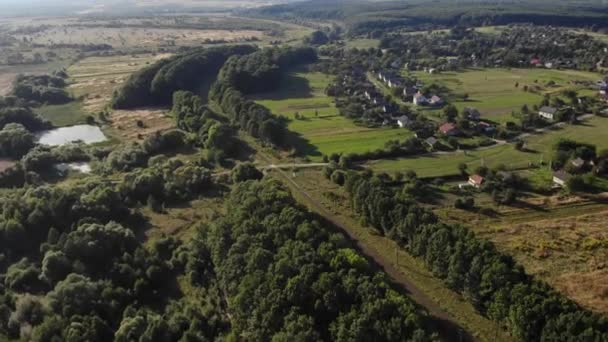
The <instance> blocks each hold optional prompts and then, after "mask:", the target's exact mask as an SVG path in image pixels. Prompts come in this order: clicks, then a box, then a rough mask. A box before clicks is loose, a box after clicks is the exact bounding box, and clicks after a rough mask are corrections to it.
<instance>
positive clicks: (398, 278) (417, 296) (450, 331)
mask: <svg viewBox="0 0 608 342" xmlns="http://www.w3.org/2000/svg"><path fill="white" fill-rule="evenodd" d="M258 155H259V156H260V157H261V158H262V159H265V161H266V162H267V163H268V165H269V167H268V169H272V170H276V171H278V173H279V174H280V176H281V178H283V179H284V180H285V181H287V182H288V183H290V184H291V185H292V188H293V189H295V190H296V191H297V192H298V193H299V194H300V195H301V196H302V197H303V198H304V199H305V200H306V202H308V203H307V204H308V205H309V208H310V209H312V210H313V211H314V212H316V213H317V214H319V215H321V216H322V217H323V218H324V219H326V220H327V221H329V222H330V223H331V224H333V225H334V226H336V227H338V228H339V229H340V230H342V232H344V234H346V235H347V236H348V237H349V238H350V239H351V240H352V241H353V242H354V243H355V245H356V247H357V249H358V250H359V251H360V252H361V253H363V254H364V255H365V256H367V257H368V258H369V259H371V260H373V262H375V263H376V264H377V266H379V267H380V268H381V269H382V270H383V271H384V272H386V273H387V274H388V275H389V277H390V278H391V279H392V280H393V281H394V282H395V283H396V284H397V285H399V286H401V287H402V288H403V289H404V290H405V291H406V292H407V295H408V296H409V297H410V298H411V299H412V300H413V301H414V302H416V303H417V304H418V305H420V306H422V307H424V308H425V309H426V310H427V311H428V312H429V314H430V315H432V316H433V318H434V320H433V324H434V325H436V326H435V327H434V328H437V330H438V331H439V333H440V335H441V337H442V339H443V340H446V341H473V340H474V338H473V337H472V336H471V335H470V333H468V332H466V331H465V330H464V329H463V328H462V327H460V326H459V325H458V324H457V323H456V320H455V319H453V318H452V317H451V316H450V314H449V313H447V312H446V311H445V310H443V309H442V308H441V307H440V306H439V305H438V304H437V303H436V302H434V301H433V300H432V299H431V298H430V297H428V296H427V295H426V294H425V293H424V292H423V291H422V290H421V289H420V288H418V287H417V286H416V285H415V284H414V283H412V282H411V281H410V280H409V279H408V278H407V277H406V276H405V275H404V274H403V273H402V272H400V271H399V270H398V269H397V268H396V267H395V266H394V265H393V263H392V261H391V260H388V259H386V258H385V257H384V256H383V255H381V254H380V253H378V252H377V251H376V250H375V249H373V248H371V247H369V246H367V245H366V244H365V243H362V242H361V241H359V240H358V239H357V236H356V235H355V234H354V233H352V231H351V230H350V229H349V228H348V227H347V226H346V225H345V224H343V223H342V222H341V221H340V220H339V219H338V218H336V217H335V216H334V215H333V214H332V213H330V212H329V211H328V210H327V209H326V208H325V207H324V206H323V205H322V204H320V203H318V202H317V201H316V200H315V199H314V198H313V197H312V196H310V194H308V193H307V192H306V191H305V190H304V189H303V188H302V187H301V186H300V185H299V184H298V183H296V182H295V181H294V180H293V179H292V178H291V177H290V176H289V174H288V173H287V172H285V171H284V170H283V168H282V167H277V166H279V165H275V164H273V163H271V162H270V160H268V159H267V158H266V157H264V156H262V155H261V153H260V154H258ZM315 166H317V165H315Z"/></svg>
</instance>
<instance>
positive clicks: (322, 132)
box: [256, 72, 412, 161]
mask: <svg viewBox="0 0 608 342" xmlns="http://www.w3.org/2000/svg"><path fill="white" fill-rule="evenodd" d="M331 79H332V78H331V76H329V75H325V74H322V73H317V72H292V73H289V74H288V75H287V76H286V77H285V78H284V79H283V80H282V82H281V85H280V87H279V90H278V91H275V92H272V93H267V94H262V95H259V96H256V101H257V102H258V103H259V104H261V105H263V106H266V107H267V108H269V109H270V110H271V111H272V112H273V113H274V114H276V115H282V116H284V117H287V118H289V119H290V123H289V126H288V128H289V130H290V131H291V132H293V133H294V134H293V135H292V137H291V138H292V139H293V141H294V143H295V146H298V149H299V150H300V151H301V152H302V153H303V154H305V155H306V156H307V157H308V158H310V159H311V160H316V161H318V160H321V158H322V155H323V154H325V155H329V154H332V153H340V152H345V153H349V152H352V153H361V152H366V151H370V150H375V149H378V148H382V147H384V144H385V143H386V141H388V140H391V139H393V140H394V139H400V140H402V139H405V138H407V137H410V136H412V133H411V132H410V131H408V130H405V129H396V128H367V127H363V126H357V125H355V124H354V123H353V121H351V120H350V119H347V118H345V117H342V116H340V115H339V114H338V110H337V109H336V107H335V105H334V103H333V98H331V97H328V96H327V95H325V88H326V87H327V85H328V84H329V82H330V81H331ZM295 113H298V114H299V115H300V116H302V118H301V119H295ZM317 114H318V116H317Z"/></svg>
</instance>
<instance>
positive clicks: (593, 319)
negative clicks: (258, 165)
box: [325, 164, 608, 341]
mask: <svg viewBox="0 0 608 342" xmlns="http://www.w3.org/2000/svg"><path fill="white" fill-rule="evenodd" d="M332 165H333V167H334V170H333V171H332V170H327V171H326V173H325V174H326V175H330V176H331V178H332V180H335V181H336V182H338V183H339V184H340V183H342V184H344V188H345V189H346V191H347V192H348V193H349V194H350V196H351V205H352V208H353V209H354V211H355V212H356V213H357V214H359V215H360V216H361V218H362V220H363V221H364V222H365V223H366V224H368V225H369V226H371V227H373V228H374V229H376V230H377V231H378V232H379V233H381V234H384V235H386V236H388V237H390V238H392V239H393V240H395V241H397V242H398V243H399V244H400V245H401V246H403V247H405V248H406V249H407V250H408V251H409V252H410V253H412V254H413V255H415V256H417V257H420V258H422V259H423V260H424V261H425V263H426V265H427V267H428V268H429V269H430V270H431V271H432V272H433V273H434V274H435V275H436V276H438V277H440V278H441V279H443V280H444V281H445V282H446V284H447V285H448V286H449V287H450V288H451V289H453V290H455V291H457V292H458V293H461V294H462V295H463V296H464V297H465V298H466V299H467V300H468V301H469V302H470V303H471V304H473V305H474V307H475V308H476V309H477V310H478V311H479V312H480V313H482V314H483V315H485V316H486V317H488V318H490V319H492V320H494V321H495V322H496V323H497V324H498V325H500V326H501V327H502V328H503V329H505V330H507V331H508V332H509V333H510V334H511V335H512V336H514V337H516V338H517V339H518V340H521V341H553V340H572V341H575V340H576V341H580V340H586V341H602V340H605V339H606V338H608V335H607V334H608V333H607V332H608V321H607V320H606V319H605V318H603V317H601V316H598V315H595V314H593V313H591V312H590V311H588V310H585V309H583V308H581V307H580V306H578V305H577V304H575V303H574V302H572V301H571V300H569V299H567V298H566V297H564V296H563V295H561V294H560V293H558V292H557V291H555V290H554V289H552V288H551V287H550V286H548V285H547V284H545V283H543V282H540V281H537V280H535V279H534V278H533V277H531V276H529V275H527V274H526V273H525V271H524V269H523V268H522V267H521V266H520V265H518V264H517V263H516V262H515V261H514V260H513V259H512V258H511V257H509V256H507V255H504V254H502V253H500V252H499V251H498V250H497V249H496V247H495V246H494V245H493V244H492V243H490V242H488V241H486V240H482V239H479V238H477V237H475V235H474V234H473V233H472V232H471V231H470V230H469V229H467V228H466V227H463V226H460V225H452V224H445V223H443V222H440V220H439V219H438V218H437V217H436V216H435V215H434V213H432V212H431V211H430V210H428V209H425V208H423V207H422V206H420V205H419V204H417V201H416V198H415V196H414V195H412V193H411V192H410V191H408V188H409V187H408V185H407V184H406V185H405V186H404V188H403V189H401V190H402V191H399V189H398V188H397V189H396V188H392V187H390V186H389V185H388V184H387V183H385V182H384V181H383V180H382V179H381V178H379V177H376V176H373V175H372V174H370V173H363V174H359V173H356V172H353V171H348V172H345V171H342V170H339V169H338V168H337V165H336V164H332ZM334 173H339V175H337V174H336V175H335V176H334Z"/></svg>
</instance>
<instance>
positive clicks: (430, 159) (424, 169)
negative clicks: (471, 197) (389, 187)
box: [365, 144, 539, 178]
mask: <svg viewBox="0 0 608 342" xmlns="http://www.w3.org/2000/svg"><path fill="white" fill-rule="evenodd" d="M538 162H539V156H537V155H536V154H534V153H526V152H520V151H517V150H516V149H515V148H514V147H513V145H510V144H505V145H501V146H496V147H491V148H488V149H484V150H478V151H468V152H466V153H465V152H457V153H449V154H443V155H424V156H418V157H407V158H399V159H385V160H378V161H371V162H369V163H367V164H365V166H367V167H369V168H371V169H372V170H374V171H376V172H387V173H394V172H397V171H400V172H404V171H407V170H413V171H415V172H416V173H417V174H418V176H420V177H425V178H426V177H445V176H453V175H457V174H459V170H458V165H459V164H461V163H465V164H467V166H468V169H469V170H474V169H475V168H476V167H478V166H481V165H485V166H488V167H496V166H499V165H506V166H507V167H508V168H511V169H516V168H526V167H528V165H529V163H538Z"/></svg>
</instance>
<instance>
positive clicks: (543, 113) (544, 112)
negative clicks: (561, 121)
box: [538, 106, 557, 121]
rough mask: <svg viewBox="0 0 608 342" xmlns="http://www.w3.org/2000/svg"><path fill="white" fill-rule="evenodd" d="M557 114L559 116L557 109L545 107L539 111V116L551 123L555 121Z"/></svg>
mask: <svg viewBox="0 0 608 342" xmlns="http://www.w3.org/2000/svg"><path fill="white" fill-rule="evenodd" d="M555 114H557V108H554V107H548V106H543V107H541V108H540V109H539V110H538V115H539V116H540V117H541V118H544V119H547V120H549V121H553V120H555Z"/></svg>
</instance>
